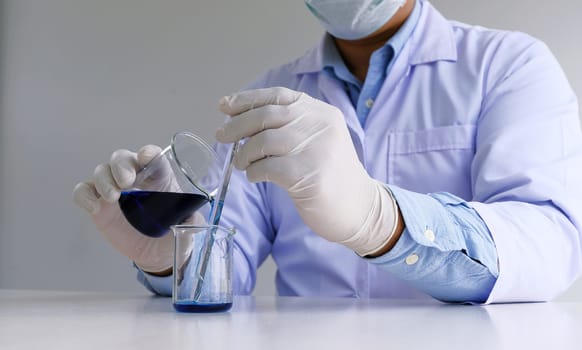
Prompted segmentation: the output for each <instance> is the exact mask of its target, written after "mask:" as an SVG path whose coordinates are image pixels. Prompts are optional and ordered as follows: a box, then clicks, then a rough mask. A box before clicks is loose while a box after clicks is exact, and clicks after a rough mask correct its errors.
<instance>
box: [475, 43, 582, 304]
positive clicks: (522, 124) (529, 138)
mask: <svg viewBox="0 0 582 350" xmlns="http://www.w3.org/2000/svg"><path fill="white" fill-rule="evenodd" d="M516 47H517V48H518V50H516V49H515V48H516ZM498 51H499V52H516V51H517V52H518V53H517V54H516V55H497V56H496V58H494V59H493V60H492V62H491V66H490V68H489V72H488V77H487V80H486V81H487V86H486V89H487V95H486V96H485V98H484V101H483V104H482V109H481V115H480V119H479V122H478V129H477V139H476V154H475V157H474V162H473V164H472V169H471V172H472V183H473V194H474V201H473V202H471V203H470V205H471V206H472V207H473V208H474V209H475V210H476V211H477V212H478V213H479V215H480V216H481V217H482V218H483V220H484V221H485V223H486V224H487V226H488V227H489V230H490V231H491V234H492V236H493V240H494V241H495V245H496V247H497V252H498V257H499V277H498V280H497V282H496V284H495V286H494V288H493V290H492V292H491V295H490V296H489V299H488V302H519V301H545V300H549V299H552V298H554V297H556V296H557V295H558V294H560V293H561V292H563V291H564V290H566V289H567V288H568V287H569V286H570V285H571V284H572V283H573V282H574V280H575V279H576V278H577V277H578V276H579V274H580V272H581V270H582V259H581V251H582V246H581V229H582V186H581V185H580V180H581V179H582V135H581V133H580V121H579V114H578V113H579V111H578V104H577V100H576V97H575V95H574V93H573V91H572V89H571V88H570V86H569V83H568V81H567V79H566V77H565V75H564V73H563V71H562V69H561V67H560V66H559V64H558V62H557V61H556V60H555V58H554V56H553V55H552V54H551V52H550V51H549V49H548V48H547V47H546V46H545V45H544V44H543V43H541V42H539V41H536V40H534V39H531V38H530V37H528V36H526V35H523V34H522V35H517V34H513V35H512V36H511V38H509V39H508V40H504V41H503V42H502V44H501V45H500V47H499V50H498Z"/></svg>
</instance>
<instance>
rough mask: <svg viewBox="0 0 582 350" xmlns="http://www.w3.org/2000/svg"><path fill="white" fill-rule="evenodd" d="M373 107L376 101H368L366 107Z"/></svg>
mask: <svg viewBox="0 0 582 350" xmlns="http://www.w3.org/2000/svg"><path fill="white" fill-rule="evenodd" d="M373 105H374V100H372V99H371V98H369V99H367V100H366V107H368V108H372V106H373Z"/></svg>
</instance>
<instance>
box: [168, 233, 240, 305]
mask: <svg viewBox="0 0 582 350" xmlns="http://www.w3.org/2000/svg"><path fill="white" fill-rule="evenodd" d="M172 231H173V232H174V265H173V268H174V286H173V288H172V304H173V305H174V309H176V310H177V311H180V312H218V311H227V310H229V309H230V308H231V307H232V245H233V235H234V234H235V229H227V228H225V227H222V226H213V225H208V226H193V225H175V226H172ZM208 235H212V236H213V237H212V239H209V237H208ZM209 241H210V242H212V247H211V248H212V249H211V250H210V251H209V252H210V254H209V255H208V256H207V257H206V258H207V261H206V262H207V265H206V270H205V274H204V278H203V279H200V278H199V277H200V276H198V273H199V270H200V266H199V265H200V264H201V263H202V261H203V260H204V259H205V257H204V252H205V249H206V245H207V244H208V242H209ZM198 283H202V285H201V286H199V285H198ZM200 287H201V288H200ZM198 288H200V289H198Z"/></svg>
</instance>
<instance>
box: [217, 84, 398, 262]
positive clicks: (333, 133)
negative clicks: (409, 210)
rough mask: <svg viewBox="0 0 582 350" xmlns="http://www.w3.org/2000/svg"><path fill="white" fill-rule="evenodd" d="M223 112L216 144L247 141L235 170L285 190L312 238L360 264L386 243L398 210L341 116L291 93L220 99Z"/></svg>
mask: <svg viewBox="0 0 582 350" xmlns="http://www.w3.org/2000/svg"><path fill="white" fill-rule="evenodd" d="M219 108H220V110H221V111H222V112H224V113H225V114H228V115H230V116H232V117H233V118H231V119H230V120H229V121H228V122H227V123H225V124H224V125H223V126H222V127H221V128H220V129H219V130H218V131H217V132H216V139H217V140H218V141H220V142H224V143H228V142H236V141H238V140H240V139H242V138H248V140H247V141H246V143H245V144H244V145H243V146H242V147H241V148H240V149H239V152H238V153H237V155H236V158H235V166H236V168H238V169H240V170H246V175H247V178H248V179H249V180H250V181H251V182H261V181H269V182H273V183H275V184H277V185H278V186H280V187H282V188H284V189H285V190H287V192H288V193H289V195H290V197H291V199H292V200H293V202H294V204H295V207H296V208H297V211H298V212H299V214H300V216H301V218H302V219H303V221H304V222H305V224H307V225H308V226H309V227H310V228H311V229H312V230H313V231H314V232H315V233H317V234H319V235H320V236H322V237H323V238H325V239H327V240H329V241H332V242H338V243H341V244H344V245H345V246H347V247H349V248H351V249H352V250H354V251H355V252H356V253H358V254H359V255H361V256H365V255H370V254H374V253H376V252H378V251H380V250H382V249H383V248H384V247H385V246H386V245H387V243H389V239H390V237H391V236H392V234H393V231H394V229H395V227H396V223H397V218H398V208H397V206H396V203H395V202H394V200H393V198H392V196H391V194H390V192H389V191H388V190H387V189H386V188H385V186H384V185H383V184H381V183H379V182H378V181H376V180H374V179H372V178H370V176H369V175H368V174H367V172H366V171H365V169H364V167H363V166H362V164H361V163H360V161H359V160H358V157H357V154H356V152H355V150H354V147H353V145H352V141H351V138H350V135H349V132H348V129H347V127H346V124H345V120H344V117H343V115H342V113H341V111H340V110H338V109H337V108H335V107H333V106H331V105H329V104H327V103H324V102H322V101H319V100H316V99H314V98H312V97H310V96H308V95H306V94H304V93H300V92H296V91H293V90H289V89H286V88H269V89H260V90H251V91H245V92H241V93H237V94H234V95H231V96H227V97H223V98H222V99H221V101H220V107H219Z"/></svg>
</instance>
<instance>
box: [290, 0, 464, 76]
mask: <svg viewBox="0 0 582 350" xmlns="http://www.w3.org/2000/svg"><path fill="white" fill-rule="evenodd" d="M407 44H408V45H410V50H409V54H408V55H409V57H408V61H409V63H410V64H411V65H416V64H422V63H428V62H434V61H440V60H450V61H456V59H457V48H456V43H455V38H454V35H453V29H452V27H451V24H450V23H449V21H448V20H447V19H445V18H444V17H443V16H442V15H441V14H440V13H439V12H438V11H437V10H436V9H435V8H434V7H433V6H432V5H431V4H430V3H429V2H428V1H427V0H417V2H416V4H415V7H414V10H413V12H412V14H411V16H410V17H409V18H408V20H407V21H406V22H405V24H404V26H403V27H402V28H401V29H400V30H399V31H398V32H397V33H396V35H394V37H392V38H391V39H390V40H389V41H388V42H387V45H390V46H391V47H392V48H393V49H394V52H395V55H396V54H398V53H399V52H400V51H402V49H403V48H404V46H405V45H407ZM338 63H341V65H344V63H343V60H342V59H341V56H340V55H339V52H338V51H337V48H336V47H335V44H334V43H333V39H332V38H331V37H330V36H329V34H325V35H324V37H323V38H322V40H321V41H320V44H319V46H317V47H315V48H313V49H311V50H310V51H308V52H307V53H306V54H305V55H304V56H303V57H302V58H300V59H299V60H297V61H296V62H294V64H293V67H292V71H293V73H295V74H303V73H316V72H321V71H323V70H324V68H325V67H328V66H331V67H336V66H337V64H338Z"/></svg>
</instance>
